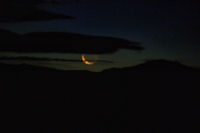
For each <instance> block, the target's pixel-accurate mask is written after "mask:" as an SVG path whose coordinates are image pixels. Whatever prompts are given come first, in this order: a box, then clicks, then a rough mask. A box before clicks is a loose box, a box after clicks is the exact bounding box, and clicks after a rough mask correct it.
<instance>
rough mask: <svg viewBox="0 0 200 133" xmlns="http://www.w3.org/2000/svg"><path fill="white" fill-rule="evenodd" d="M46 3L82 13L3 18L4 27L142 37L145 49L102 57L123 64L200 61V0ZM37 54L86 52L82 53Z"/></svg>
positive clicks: (59, 10) (66, 11) (57, 10)
mask: <svg viewBox="0 0 200 133" xmlns="http://www.w3.org/2000/svg"><path fill="white" fill-rule="evenodd" d="M41 8H42V9H46V10H48V11H52V12H55V13H61V14H66V15H71V16H74V17H75V18H76V19H74V20H54V21H48V22H47V21H43V22H34V23H33V22H28V23H27V22H26V23H25V22H23V23H15V24H6V23H1V24H0V28H2V29H9V30H12V31H15V32H18V33H27V32H32V31H64V32H74V33H82V34H90V35H102V36H112V37H120V38H125V39H128V40H131V41H138V42H141V43H142V46H143V47H144V48H145V50H144V51H142V52H137V51H130V50H120V51H118V52H117V53H115V54H114V55H112V56H111V55H103V56H101V57H100V58H102V59H107V60H114V61H115V62H117V63H118V66H130V65H137V64H139V63H141V62H144V61H145V60H148V59H169V60H178V61H180V62H181V63H183V64H187V65H190V66H195V67H200V38H199V30H200V17H199V11H200V9H199V2H198V1H197V0H136V1H135V0H109V1H108V0H95V1H94V0H82V1H80V2H79V3H72V4H62V5H51V4H48V5H41ZM9 54H10V53H9ZM1 55H3V56H5V55H8V53H1ZM11 55H12V54H11ZM14 55H15V56H16V54H13V56H14ZM32 56H40V57H41V56H48V57H51V56H53V57H54V58H55V57H56V58H61V57H62V58H78V57H80V55H77V54H76V55H75V54H68V55H67V54H65V55H64V54H49V55H42V54H35V55H34V54H32ZM80 66H81V65H79V67H80ZM71 67H75V66H74V65H71ZM79 67H78V68H79ZM90 67H91V66H90ZM98 67H102V65H100V66H98ZM83 68H85V66H83Z"/></svg>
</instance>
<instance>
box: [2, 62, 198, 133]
mask: <svg viewBox="0 0 200 133" xmlns="http://www.w3.org/2000/svg"><path fill="white" fill-rule="evenodd" d="M0 73H1V79H2V80H1V85H2V87H1V88H2V89H1V94H2V96H1V101H2V102H3V104H2V107H3V112H4V116H3V118H2V120H3V121H4V125H5V126H6V125H7V126H9V127H12V129H13V130H14V131H16V132H19V131H20V132H21V133H25V132H45V133H54V132H75V133H76V132H77V133H78V132H88V133H99V132H113V133H120V132H121V133H124V132H136V133H152V132H155V133H163V132H164V133H168V132H170V133H177V132H193V130H195V125H194V124H195V120H198V119H199V109H198V105H199V103H198V99H199V98H198V97H199V96H198V93H197V92H198V91H197V89H199V86H200V85H199V78H198V77H199V75H200V71H199V70H198V69H192V68H189V67H185V66H184V65H181V64H179V63H176V62H171V61H163V60H160V61H150V62H147V63H144V64H141V65H138V66H136V67H130V68H124V69H110V70H107V71H104V72H101V73H94V72H88V71H59V70H53V69H47V68H41V67H32V66H27V65H21V66H11V65H3V64H0ZM5 126H4V127H5ZM15 126H16V127H15ZM151 128H153V131H152V130H151ZM20 129H26V131H24V130H20ZM14 131H13V132H14Z"/></svg>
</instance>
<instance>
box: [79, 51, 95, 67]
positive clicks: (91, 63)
mask: <svg viewBox="0 0 200 133" xmlns="http://www.w3.org/2000/svg"><path fill="white" fill-rule="evenodd" d="M81 59H82V61H83V63H85V64H86V65H93V64H94V63H95V62H90V61H87V59H86V58H85V55H84V54H83V55H81Z"/></svg>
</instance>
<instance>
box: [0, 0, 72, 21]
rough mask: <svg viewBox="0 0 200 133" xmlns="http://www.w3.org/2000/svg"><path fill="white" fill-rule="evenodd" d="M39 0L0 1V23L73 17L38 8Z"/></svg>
mask: <svg viewBox="0 0 200 133" xmlns="http://www.w3.org/2000/svg"><path fill="white" fill-rule="evenodd" d="M40 2H41V1H39V0H36V1H35V0H31V1H28V0H27V1H25V0H12V1H10V0H9V1H3V2H0V23H9V22H24V21H44V20H53V19H73V18H74V17H71V16H68V15H62V14H57V13H52V12H48V11H44V10H41V9H38V8H37V6H36V5H38V4H39V3H40Z"/></svg>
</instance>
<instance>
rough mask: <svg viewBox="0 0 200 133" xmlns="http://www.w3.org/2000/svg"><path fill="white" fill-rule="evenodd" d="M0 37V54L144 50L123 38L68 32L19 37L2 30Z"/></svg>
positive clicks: (35, 33) (92, 52)
mask: <svg viewBox="0 0 200 133" xmlns="http://www.w3.org/2000/svg"><path fill="white" fill-rule="evenodd" d="M0 35H1V39H0V43H1V44H2V45H1V46H0V52H32V53H37V52H44V53H49V52H53V53H86V54H106V53H113V52H116V51H117V50H119V49H130V50H136V51H141V50H143V49H144V48H143V47H142V46H141V45H140V43H138V42H131V41H129V40H125V39H121V38H114V37H104V36H92V35H82V34H75V33H67V32H34V33H28V34H24V35H18V34H14V33H11V32H8V31H3V30H2V31H0Z"/></svg>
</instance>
